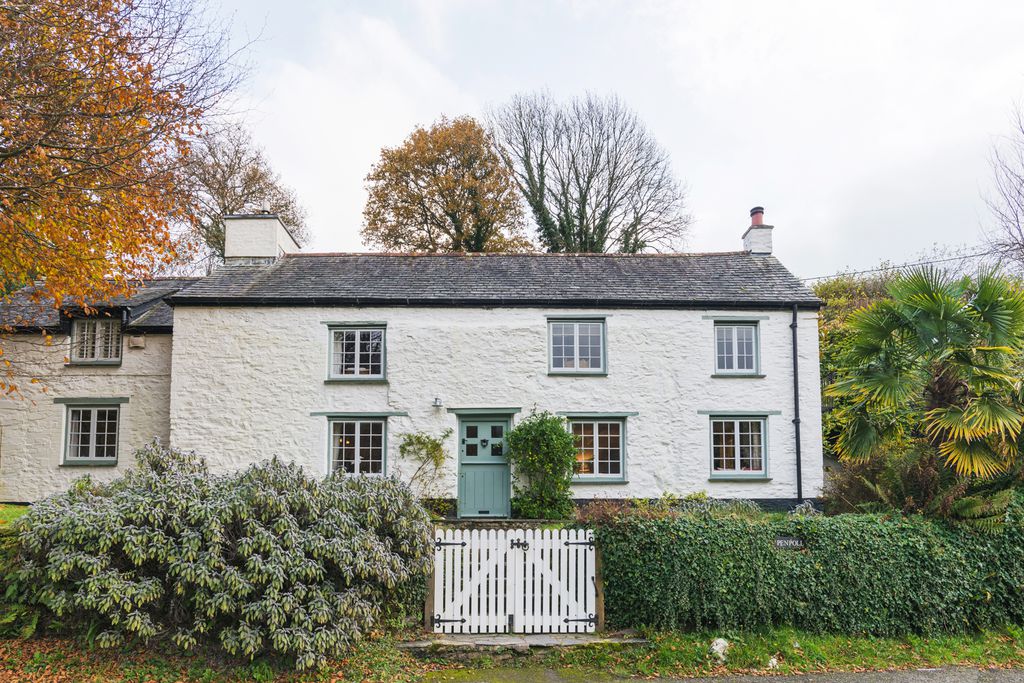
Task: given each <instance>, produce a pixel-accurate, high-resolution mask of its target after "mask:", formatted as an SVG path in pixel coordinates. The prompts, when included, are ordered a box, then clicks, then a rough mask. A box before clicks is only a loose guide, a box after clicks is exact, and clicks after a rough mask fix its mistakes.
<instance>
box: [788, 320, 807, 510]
mask: <svg viewBox="0 0 1024 683" xmlns="http://www.w3.org/2000/svg"><path fill="white" fill-rule="evenodd" d="M796 316H797V305H796V304H793V322H792V323H790V325H789V329H791V330H793V432H794V435H795V436H796V501H797V502H798V503H802V502H804V484H803V477H802V476H801V473H800V468H801V462H800V367H799V365H800V359H799V357H798V355H797V348H796V326H797V323H796Z"/></svg>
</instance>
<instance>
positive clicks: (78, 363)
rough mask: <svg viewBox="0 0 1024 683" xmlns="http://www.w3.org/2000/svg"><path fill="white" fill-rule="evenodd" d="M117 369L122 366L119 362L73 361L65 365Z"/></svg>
mask: <svg viewBox="0 0 1024 683" xmlns="http://www.w3.org/2000/svg"><path fill="white" fill-rule="evenodd" d="M90 365H92V366H97V365H98V366H102V367H108V368H109V367H117V366H119V365H121V361H119V360H72V361H68V362H67V363H65V364H64V366H65V367H71V366H74V367H86V366H90Z"/></svg>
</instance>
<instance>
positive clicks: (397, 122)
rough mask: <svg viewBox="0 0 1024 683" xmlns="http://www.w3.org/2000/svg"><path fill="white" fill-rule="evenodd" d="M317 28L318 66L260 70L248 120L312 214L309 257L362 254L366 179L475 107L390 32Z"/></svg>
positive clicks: (314, 58) (344, 18)
mask: <svg viewBox="0 0 1024 683" xmlns="http://www.w3.org/2000/svg"><path fill="white" fill-rule="evenodd" d="M317 23H318V24H319V28H318V30H316V31H315V32H313V34H312V37H311V40H312V41H314V45H313V49H312V50H309V49H308V47H307V49H306V50H305V52H306V54H307V55H311V57H306V58H305V59H304V61H303V62H302V63H300V62H298V61H293V60H291V59H288V58H281V59H277V60H275V61H273V62H270V63H265V64H263V65H262V74H261V77H260V78H258V79H257V82H256V83H255V84H254V86H253V87H252V90H253V92H256V93H260V94H261V99H260V100H258V103H257V104H256V105H255V109H256V110H255V111H254V112H253V113H252V114H251V115H250V116H249V120H250V123H251V125H253V127H254V129H255V131H256V134H257V136H258V139H259V140H260V141H261V143H262V144H263V145H264V146H265V147H266V148H267V151H268V153H269V155H270V158H271V159H272V160H273V163H274V164H275V166H276V168H278V170H279V171H280V172H281V174H282V176H283V177H284V179H285V181H286V182H288V183H289V184H290V185H292V186H294V187H295V188H296V189H297V191H298V194H299V196H300V198H301V200H302V201H303V203H304V204H305V205H306V206H307V207H308V209H309V221H310V226H311V228H312V233H313V236H314V238H313V244H312V245H311V248H312V249H315V250H332V251H334V250H361V249H362V247H361V243H360V239H359V226H360V225H361V222H362V208H363V204H364V202H365V190H364V188H363V179H364V177H365V176H366V173H367V172H368V171H369V169H370V167H371V165H372V164H373V163H374V162H375V161H376V160H377V158H378V156H379V153H380V148H381V147H382V146H385V145H386V146H392V145H397V144H399V143H400V142H401V141H402V140H403V139H404V138H405V137H406V136H407V135H408V134H409V132H411V130H412V129H413V127H414V126H415V125H417V124H429V123H430V122H432V121H433V120H435V119H436V118H438V117H439V116H440V115H441V113H445V112H454V113H462V112H465V111H472V110H475V109H476V108H477V107H476V102H475V100H474V99H473V98H472V97H471V96H469V95H468V94H466V93H465V92H463V91H462V90H461V89H460V88H459V87H458V86H457V85H456V84H455V83H454V82H453V81H452V80H451V79H449V78H447V77H446V76H445V75H444V74H442V73H441V72H440V71H439V70H438V69H437V68H436V67H434V66H433V65H432V64H431V62H430V61H429V60H428V59H427V58H426V57H425V56H424V55H423V54H421V53H419V52H418V51H417V50H415V49H414V48H413V47H412V46H411V45H410V44H409V43H408V42H407V41H406V40H405V39H404V38H403V36H402V35H400V34H399V32H398V31H397V30H396V29H395V28H394V27H393V26H391V25H389V24H388V23H386V22H383V21H381V20H379V19H377V18H374V17H371V16H367V15H364V14H359V13H347V14H341V15H335V14H330V15H327V16H323V17H319V18H318V22H317Z"/></svg>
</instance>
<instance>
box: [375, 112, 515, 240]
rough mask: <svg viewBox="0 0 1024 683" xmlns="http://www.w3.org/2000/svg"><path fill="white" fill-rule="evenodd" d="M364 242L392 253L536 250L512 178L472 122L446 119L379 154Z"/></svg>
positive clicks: (487, 140)
mask: <svg viewBox="0 0 1024 683" xmlns="http://www.w3.org/2000/svg"><path fill="white" fill-rule="evenodd" d="M366 181H367V189H368V192H369V198H368V200H367V203H366V208H365V209H364V211H363V218H364V224H363V230H362V237H363V240H364V241H365V242H366V243H367V244H369V245H372V246H375V247H378V248H382V249H385V250H389V251H418V252H428V253H432V252H515V251H528V250H530V249H531V248H532V245H531V243H530V241H529V240H528V239H527V238H526V236H525V233H524V231H523V214H522V208H521V204H520V200H519V196H518V190H517V188H516V185H515V182H514V180H513V178H512V175H511V172H510V171H509V170H508V168H507V167H506V166H505V165H504V164H503V163H502V160H501V157H500V156H499V155H498V153H497V151H496V150H495V147H494V144H493V141H492V140H491V137H490V135H489V134H488V132H487V131H486V130H484V128H483V127H482V126H481V125H480V124H479V123H477V122H476V121H475V120H474V119H472V118H470V117H460V118H456V119H452V120H448V119H445V118H442V119H441V120H440V121H439V122H437V123H435V124H434V125H433V126H431V127H430V128H417V129H416V130H414V131H413V133H412V134H411V135H410V136H409V137H408V138H406V140H405V141H404V142H403V143H402V144H401V145H400V146H398V147H394V148H385V149H383V150H382V151H381V157H380V161H379V162H378V163H377V164H376V165H375V166H374V167H373V168H372V169H371V170H370V174H369V175H368V176H367V178H366Z"/></svg>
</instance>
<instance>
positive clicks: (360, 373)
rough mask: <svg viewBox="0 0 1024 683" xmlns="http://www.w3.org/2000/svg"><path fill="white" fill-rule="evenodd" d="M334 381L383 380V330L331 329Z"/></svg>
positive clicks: (367, 328)
mask: <svg viewBox="0 0 1024 683" xmlns="http://www.w3.org/2000/svg"><path fill="white" fill-rule="evenodd" d="M330 376H331V377H332V378H334V379H384V328H383V327H365V328H337V329H332V330H331V375H330Z"/></svg>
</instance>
